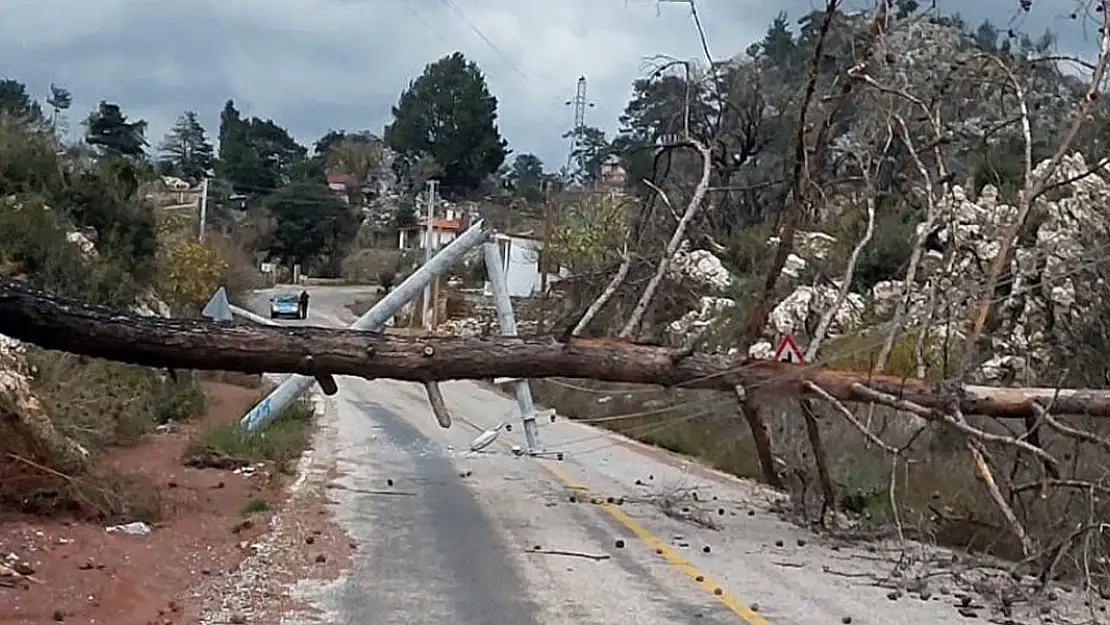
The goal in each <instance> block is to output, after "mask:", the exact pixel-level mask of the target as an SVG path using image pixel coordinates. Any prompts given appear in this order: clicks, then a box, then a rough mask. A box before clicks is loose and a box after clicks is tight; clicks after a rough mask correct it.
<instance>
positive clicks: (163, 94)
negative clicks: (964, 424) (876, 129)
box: [0, 0, 1083, 166]
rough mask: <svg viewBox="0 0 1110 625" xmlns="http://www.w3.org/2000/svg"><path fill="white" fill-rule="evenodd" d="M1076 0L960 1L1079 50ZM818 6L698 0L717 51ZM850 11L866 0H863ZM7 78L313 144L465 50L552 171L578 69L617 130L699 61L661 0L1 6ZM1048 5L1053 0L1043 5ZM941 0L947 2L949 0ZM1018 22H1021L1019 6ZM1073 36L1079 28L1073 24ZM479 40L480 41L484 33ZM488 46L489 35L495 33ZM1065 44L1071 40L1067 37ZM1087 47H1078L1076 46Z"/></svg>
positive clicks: (148, 113) (523, 144) (693, 39)
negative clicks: (667, 78) (675, 67)
mask: <svg viewBox="0 0 1110 625" xmlns="http://www.w3.org/2000/svg"><path fill="white" fill-rule="evenodd" d="M1070 1H1071V0H1054V2H1048V1H1047V0H1046V1H1044V2H1038V3H1035V14H1034V15H1032V16H1030V17H1028V18H1023V20H1022V21H1020V22H1015V21H1014V19H1012V16H1013V15H1014V14H1015V7H1016V4H1017V0H981V1H980V2H979V3H973V4H971V5H969V4H968V3H966V2H961V3H960V6H959V7H956V6H953V7H951V9H954V10H960V11H963V12H964V13H965V15H966V16H967V18H968V21H969V22H971V23H975V22H978V21H979V20H981V19H982V18H983V17H984V16H986V15H991V16H994V18H995V19H994V21H995V22H996V23H997V24H998V25H999V26H1000V27H1001V28H1003V29H1006V28H1010V27H1014V28H1019V29H1021V30H1024V31H1026V32H1030V33H1032V34H1033V35H1036V34H1039V33H1040V32H1041V31H1042V30H1043V29H1044V28H1045V27H1046V26H1047V27H1052V28H1054V29H1056V30H1063V31H1064V32H1062V34H1061V40H1062V47H1064V48H1071V49H1074V48H1076V47H1078V46H1079V45H1083V42H1082V36H1081V35H1082V33H1080V32H1079V27H1078V26H1077V25H1076V24H1075V22H1072V21H1067V22H1066V23H1062V22H1061V21H1060V19H1061V18H1060V15H1058V14H1063V13H1067V12H1068V7H1069V6H1071V5H1070ZM819 4H823V3H821V2H818V1H817V0H787V1H785V2H778V3H774V2H766V1H760V2H757V1H755V0H700V1H699V5H698V6H699V10H700V12H701V15H702V20H703V23H704V24H705V26H706V29H707V31H708V33H709V39H710V43H711V45H712V47H713V52H714V54H715V55H716V56H718V57H722V58H723V57H727V56H732V55H735V54H737V53H739V52H741V51H743V50H744V48H746V47H747V46H748V45H749V44H750V43H751V42H752V41H754V40H756V39H758V38H760V37H761V35H762V33H763V32H764V31H765V30H766V27H767V24H768V23H769V22H770V20H771V19H772V18H773V17H774V14H775V13H777V12H778V11H779V10H780V9H785V10H788V11H789V12H790V14H791V16H792V17H797V16H800V15H801V14H802V13H803V12H805V11H808V10H810V9H811V8H813V7H814V6H817V5H819ZM852 4H853V5H858V6H863V5H864V4H867V3H865V2H864V0H855V1H854V2H852ZM3 5H4V9H3V18H0V59H3V61H2V63H3V64H2V65H0V72H2V73H4V74H6V75H8V76H10V77H13V78H17V79H19V80H22V81H24V82H26V83H28V85H29V86H30V87H31V89H32V90H33V91H34V92H35V93H36V94H39V95H40V96H42V95H45V93H46V91H47V88H48V85H49V84H50V83H51V82H55V83H58V84H61V85H64V86H66V87H68V88H70V89H71V90H72V91H73V93H74V96H75V100H76V101H75V106H74V111H73V115H72V117H73V118H74V119H75V120H76V119H78V118H80V117H83V116H84V114H85V112H87V110H89V109H91V108H92V107H93V106H94V105H95V103H96V102H97V101H98V100H100V99H102V98H103V99H108V100H112V101H115V102H118V103H119V104H121V106H123V108H124V111H125V112H127V113H128V114H130V115H132V116H134V117H143V118H145V119H147V120H148V121H149V122H150V127H151V130H150V133H151V142H152V143H154V144H157V142H158V140H159V139H160V138H161V136H162V134H163V133H164V132H165V130H166V129H167V128H168V126H169V125H170V124H171V123H172V121H173V119H174V117H176V116H177V115H178V114H179V113H180V112H181V111H183V110H186V109H192V110H197V111H198V112H200V113H201V116H202V119H203V120H204V121H205V122H206V123H207V125H208V127H209V130H210V132H215V130H216V125H217V119H218V114H219V110H220V108H221V107H222V105H223V102H224V101H225V100H226V99H228V98H232V99H234V100H235V101H236V103H237V104H238V105H240V108H241V109H242V110H244V111H245V112H247V113H248V114H252V115H259V116H262V117H269V118H273V119H274V120H275V121H277V122H278V123H280V124H282V125H284V126H286V127H287V128H289V129H290V131H291V132H292V133H293V134H294V135H295V136H297V137H298V138H299V139H300V140H302V141H304V142H308V143H310V142H311V141H312V140H314V139H315V138H317V137H318V136H320V135H321V134H323V133H324V132H326V131H327V130H328V129H330V128H348V129H363V128H366V129H370V130H374V131H377V130H380V129H381V127H382V125H383V124H384V123H386V122H387V121H388V119H389V116H390V107H391V106H392V105H393V104H394V103H395V102H396V100H397V97H398V95H399V94H400V92H401V90H402V89H404V88H405V86H406V85H407V84H408V82H409V80H411V79H412V78H415V77H416V76H417V75H419V73H420V71H421V70H422V69H423V67H424V65H425V64H427V63H429V62H432V61H434V60H435V59H437V58H439V57H441V56H443V55H444V54H447V53H450V52H452V51H454V50H460V51H462V52H463V53H464V54H466V55H467V56H468V57H469V58H471V59H473V60H475V61H476V62H477V63H478V64H479V65H480V66H481V67H482V69H483V71H484V72H485V73H486V76H487V80H488V82H489V85H490V89H491V91H492V92H493V93H494V95H496V96H497V97H498V99H499V100H500V102H501V120H500V125H501V129H502V132H503V133H504V134H505V136H506V137H507V138H508V139H509V141H510V143H511V147H512V148H513V149H514V150H516V151H518V152H525V151H532V152H536V153H537V154H539V155H540V156H541V157H542V158H543V159H544V160H545V161H546V162H547V163H549V165H551V166H557V165H558V164H560V163H561V162H562V160H563V158H565V149H566V148H565V144H564V143H563V141H562V140H561V139H560V136H561V135H562V134H563V133H564V132H565V131H566V130H567V129H568V128H569V126H570V124H571V121H572V111H571V110H570V108H569V107H567V106H566V105H565V104H564V103H565V102H566V101H567V100H568V99H570V98H572V97H573V95H574V88H575V82H576V80H577V78H578V77H579V76H580V75H583V74H584V75H586V76H587V77H588V78H589V89H590V91H589V99H590V101H591V102H594V103H595V104H596V106H595V107H594V108H592V109H590V111H589V113H588V117H587V121H588V122H589V123H591V124H594V125H598V126H601V127H603V128H606V129H608V130H613V129H614V128H615V125H616V118H617V116H618V115H619V113H620V111H621V110H622V109H623V108H624V106H625V104H626V103H627V99H628V95H629V87H630V85H631V83H632V81H633V80H634V79H635V78H637V77H639V76H642V75H643V74H644V72H645V63H644V58H645V57H646V56H648V55H651V54H659V53H664V54H669V55H672V56H675V57H679V58H700V57H701V54H702V53H701V47H700V43H699V42H698V39H697V36H696V31H695V30H694V27H693V24H692V22H691V19H690V15H689V8H688V7H687V6H685V5H683V4H678V3H664V4H660V5H656V3H655V2H654V0H160V1H158V2H154V1H152V0H81V1H80V2H77V1H74V0H3ZM1041 5H1053V7H1055V8H1053V7H1048V8H1042V7H1041ZM942 8H948V7H942ZM1019 17H1020V15H1019ZM1069 29H1070V30H1069ZM483 37H484V39H483ZM487 40H488V41H487ZM1068 42H1070V43H1071V44H1072V45H1070V46H1069V45H1068ZM1077 42H1078V43H1077Z"/></svg>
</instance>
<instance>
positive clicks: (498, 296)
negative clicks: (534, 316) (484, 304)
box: [482, 241, 540, 454]
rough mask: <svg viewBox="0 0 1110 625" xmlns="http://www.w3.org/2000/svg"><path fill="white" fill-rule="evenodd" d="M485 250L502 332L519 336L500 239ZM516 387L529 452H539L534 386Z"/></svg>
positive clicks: (520, 383)
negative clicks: (499, 247)
mask: <svg viewBox="0 0 1110 625" xmlns="http://www.w3.org/2000/svg"><path fill="white" fill-rule="evenodd" d="M482 251H483V253H484V254H485V256H484V259H485V262H486V275H488V276H489V283H490V290H492V291H493V301H494V304H495V305H496V306H497V324H498V325H499V326H500V327H501V336H504V337H507V338H509V337H515V336H517V332H516V316H515V315H513V300H512V299H511V298H510V297H509V279H508V277H507V276H506V275H505V269H504V267H502V265H501V263H502V262H503V259H502V258H501V252H500V250H498V243H497V241H486V243H485V244H484V245H482ZM513 385H514V386H515V388H514V390H515V391H516V404H517V407H518V408H520V420H521V424H522V425H523V426H524V441H525V443H526V444H527V445H528V453H530V454H534V453H539V451H540V443H539V430H538V428H537V427H536V406H535V404H533V403H532V387H530V386H529V385H528V380H516V381H515V382H513Z"/></svg>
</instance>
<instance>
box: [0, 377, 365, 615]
mask: <svg viewBox="0 0 1110 625" xmlns="http://www.w3.org/2000/svg"><path fill="white" fill-rule="evenodd" d="M204 390H205V393H206V395H207V397H208V410H207V414H206V415H205V416H204V417H203V418H201V419H197V420H195V421H192V422H188V423H173V424H169V425H166V426H161V427H159V428H158V429H157V430H156V431H155V432H153V433H151V434H149V435H147V436H146V437H144V439H143V440H142V441H141V442H139V443H138V444H137V445H135V446H132V447H127V448H113V449H112V450H110V452H109V454H108V457H107V459H106V463H107V464H108V465H109V466H110V468H111V469H114V470H116V471H118V472H119V474H122V475H141V476H143V477H144V478H145V479H146V480H149V481H150V482H151V483H152V485H153V486H154V487H155V491H154V493H155V494H156V497H157V499H158V503H159V505H160V506H161V508H162V514H161V518H160V520H159V521H158V522H156V523H153V524H151V525H145V526H144V527H145V528H146V529H147V530H149V533H140V534H132V533H128V532H126V531H112V532H110V531H108V530H107V529H106V528H105V527H104V526H103V525H100V524H94V523H85V522H78V521H74V520H59V519H51V518H44V517H41V516H31V515H27V514H20V513H14V512H2V511H0V563H3V564H6V565H7V566H8V567H9V568H10V569H13V570H14V571H16V572H17V573H18V574H20V575H10V574H9V575H4V574H3V572H2V569H0V623H3V624H9V623H10V624H20V625H40V624H47V623H56V622H59V621H63V622H66V623H89V624H92V623H105V624H111V625H131V624H135V625H145V624H148V623H157V624H159V625H169V624H175V625H176V624H183V623H197V622H200V614H201V613H202V612H203V611H204V610H205V607H206V606H205V602H206V600H207V599H206V598H207V597H212V596H213V595H211V594H209V593H208V592H205V591H204V589H216V588H217V587H218V586H219V585H220V584H221V581H222V580H225V579H229V578H231V577H232V576H234V575H235V573H236V571H238V570H239V568H240V566H241V565H242V563H243V562H244V560H245V559H247V558H248V557H252V556H255V555H257V550H258V549H257V545H259V544H262V542H263V541H264V539H265V536H264V535H265V533H266V532H267V530H268V529H270V528H271V527H272V526H273V525H274V520H275V515H278V516H279V518H280V515H281V513H282V511H283V509H284V508H285V500H286V498H287V494H288V492H289V489H288V484H289V483H290V482H291V481H292V479H293V478H292V477H291V476H287V477H288V479H284V480H282V479H275V478H274V477H273V469H272V468H271V467H269V466H265V465H252V466H249V467H246V468H241V469H238V470H221V469H213V468H191V467H186V466H184V465H183V463H182V455H183V453H184V452H185V450H186V449H187V447H188V446H189V444H190V442H191V441H193V440H194V439H196V437H197V435H198V433H200V432H202V431H205V430H211V429H212V428H213V427H216V426H219V425H220V424H224V423H231V422H234V421H235V420H237V419H238V418H239V417H240V416H241V415H242V414H243V411H244V410H245V409H247V408H249V407H250V405H251V404H252V403H253V401H254V400H255V399H256V398H257V396H258V392H259V391H258V389H257V388H254V389H252V388H244V387H241V386H236V385H233V384H227V383H220V382H206V383H204ZM324 512H325V511H324V508H323V506H322V505H321V506H318V507H314V506H311V505H310V506H308V507H307V508H305V509H304V510H299V511H298V514H297V515H296V517H297V518H298V519H301V518H306V517H307V518H311V520H312V521H313V522H312V523H301V524H299V525H300V526H301V527H300V528H299V529H298V531H297V535H298V541H299V544H300V545H301V546H303V547H304V551H305V552H306V556H307V555H311V557H305V558H301V559H305V560H307V564H310V565H316V566H317V568H320V569H323V568H326V567H320V566H319V563H317V562H316V559H317V555H318V554H323V553H326V551H324V550H322V549H320V547H328V548H329V549H330V550H331V554H334V553H335V552H336V550H337V549H338V551H339V552H340V553H342V551H343V549H347V548H348V545H347V543H346V540H345V538H343V537H342V536H341V535H338V534H336V533H335V532H333V531H330V529H329V528H330V525H329V522H328V519H327V516H326V514H325V513H324ZM309 537H311V538H309ZM312 545H317V548H316V549H314V550H313V549H310V547H311V546H312ZM332 547H336V548H332ZM331 554H329V555H328V556H324V558H325V563H326V562H327V561H328V560H330V561H332V562H336V561H339V562H341V557H339V556H331ZM329 556H331V557H329ZM321 572H323V571H321ZM305 573H306V574H307V573H308V572H307V571H306V572H305ZM217 596H218V595H217ZM244 622H245V621H244Z"/></svg>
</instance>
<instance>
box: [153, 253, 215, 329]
mask: <svg viewBox="0 0 1110 625" xmlns="http://www.w3.org/2000/svg"><path fill="white" fill-rule="evenodd" d="M158 266H159V274H160V275H161V276H162V278H161V280H160V283H159V294H160V295H161V296H162V298H163V299H165V300H166V303H168V304H169V305H170V306H171V307H173V309H174V310H175V311H190V312H193V313H196V312H198V311H199V310H200V309H201V308H203V307H204V303H205V302H206V301H207V300H208V298H209V297H211V296H212V293H214V292H215V291H216V289H217V288H219V286H220V284H221V283H222V282H223V279H224V276H226V275H227V273H228V270H229V265H228V263H227V262H226V261H225V260H224V259H223V258H221V257H220V254H219V252H218V251H216V250H215V249H213V248H212V247H209V246H207V245H205V244H204V243H200V242H198V241H184V242H180V243H177V244H175V245H172V246H171V247H168V248H166V249H164V250H162V252H161V253H160V254H159V258H158Z"/></svg>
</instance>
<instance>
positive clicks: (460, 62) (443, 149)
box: [383, 52, 509, 195]
mask: <svg viewBox="0 0 1110 625" xmlns="http://www.w3.org/2000/svg"><path fill="white" fill-rule="evenodd" d="M383 138H384V139H385V142H386V144H387V145H388V146H389V148H390V149H392V150H393V151H394V152H395V153H396V154H397V160H396V161H395V163H396V167H397V169H398V174H399V175H402V176H406V177H407V176H409V175H410V174H411V172H412V170H413V169H414V168H415V166H416V164H417V163H418V162H420V161H421V159H432V160H433V161H434V162H435V163H436V164H438V165H439V167H441V168H442V174H441V176H442V179H441V186H442V189H443V191H444V193H452V194H462V195H465V194H470V193H474V192H476V191H478V190H479V189H480V188H481V187H482V185H483V184H484V183H485V182H486V181H487V179H488V178H489V177H490V176H491V175H492V174H494V173H495V172H497V170H498V168H499V167H501V165H502V163H504V162H505V158H506V156H507V155H508V153H509V151H508V149H507V145H508V142H506V141H505V140H504V139H503V138H502V137H501V133H500V131H499V130H498V127H497V98H496V97H494V96H493V95H491V94H490V91H489V88H488V87H487V86H486V81H485V77H484V76H483V75H482V71H481V70H480V69H479V68H478V65H477V64H475V63H474V62H473V61H469V60H467V58H466V57H465V56H463V54H462V53H461V52H455V53H453V54H450V55H448V56H445V57H443V58H441V59H439V60H438V61H435V62H434V63H430V64H429V65H427V66H426V67H425V68H424V73H423V74H421V75H420V77H419V78H417V79H416V80H414V81H412V82H411V83H410V84H409V86H408V88H407V89H405V90H404V91H403V92H402V93H401V97H400V99H399V100H398V102H397V105H396V106H394V107H393V121H392V122H391V123H390V124H389V125H387V126H386V128H385V134H384V137H383Z"/></svg>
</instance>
